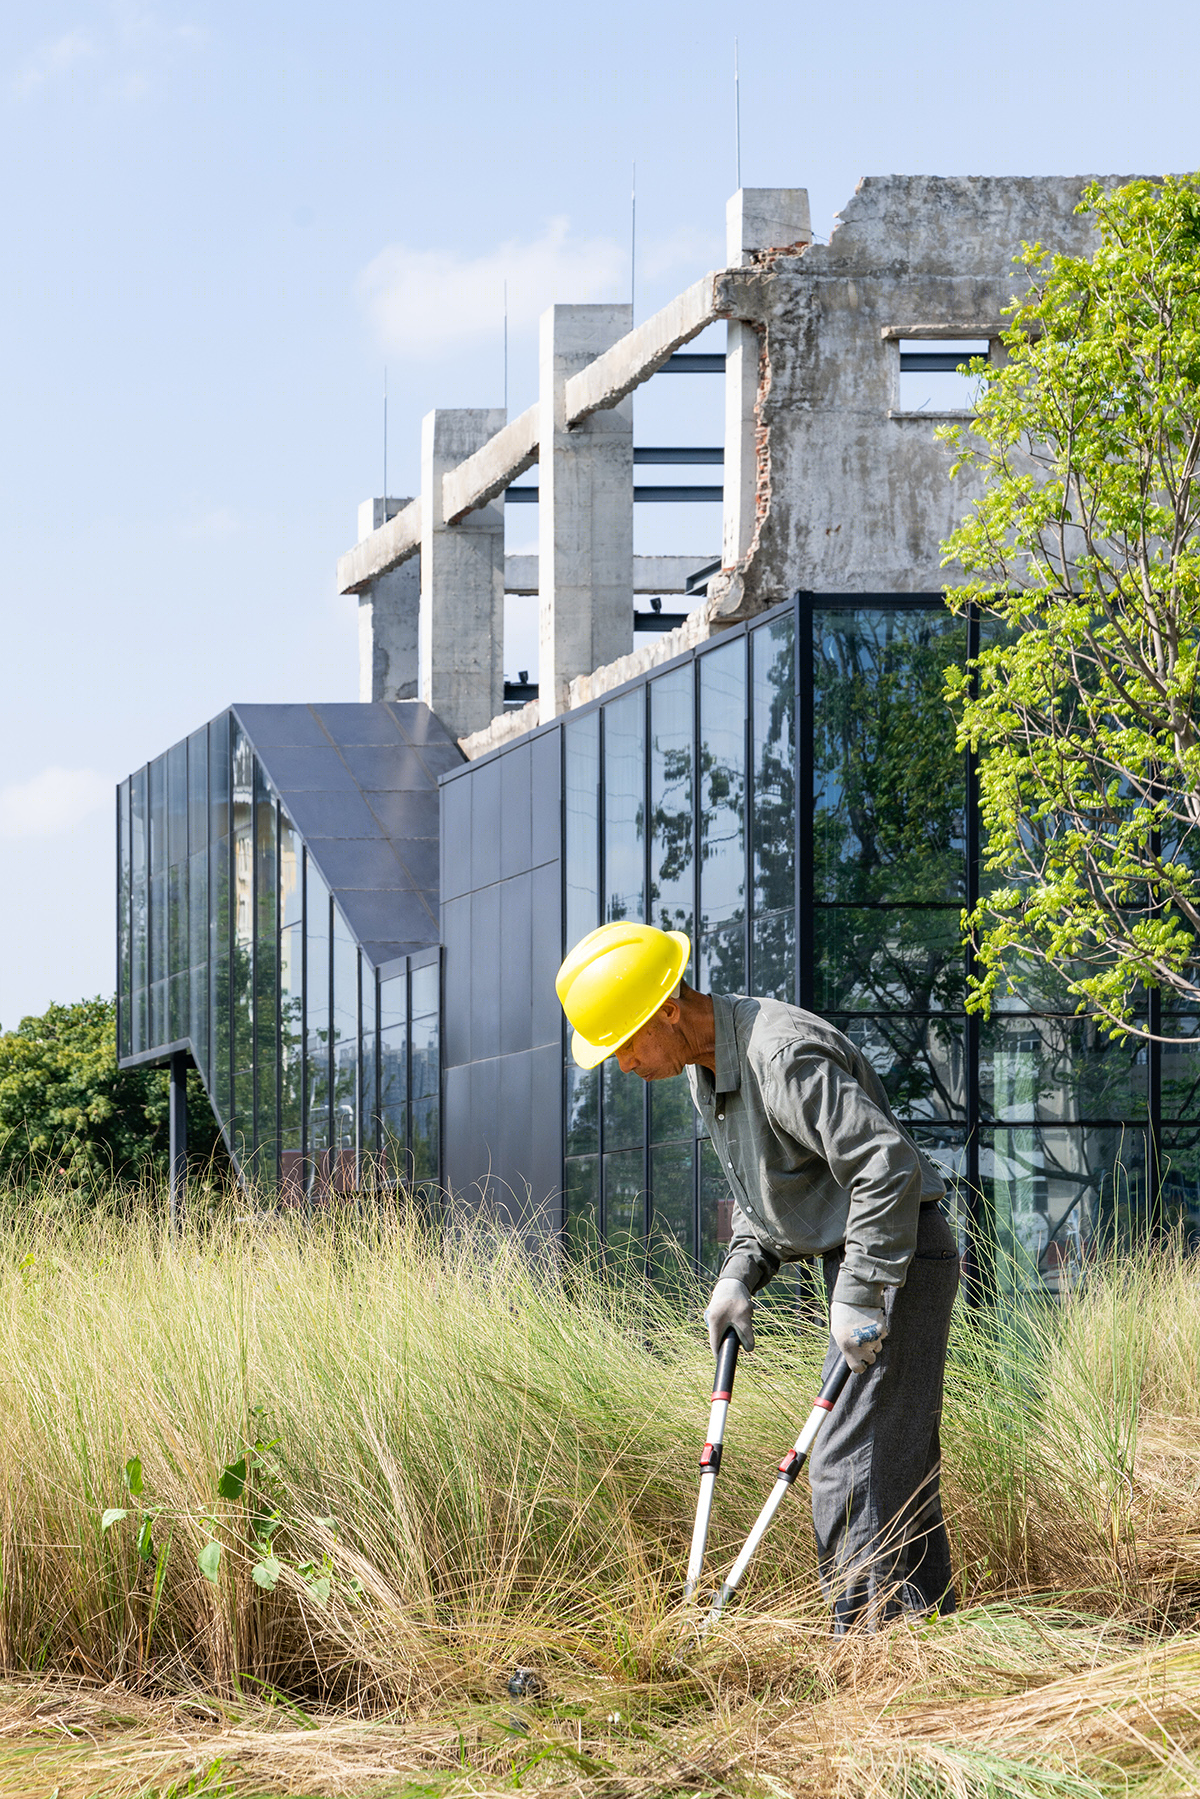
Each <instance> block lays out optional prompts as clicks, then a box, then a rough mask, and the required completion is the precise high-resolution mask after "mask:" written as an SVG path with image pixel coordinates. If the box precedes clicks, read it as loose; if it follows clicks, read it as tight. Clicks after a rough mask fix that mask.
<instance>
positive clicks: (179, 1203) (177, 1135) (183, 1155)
mask: <svg viewBox="0 0 1200 1799" xmlns="http://www.w3.org/2000/svg"><path fill="white" fill-rule="evenodd" d="M187 1070H188V1057H187V1051H186V1050H182V1049H180V1050H176V1051H175V1054H174V1055H173V1056H172V1057H171V1086H170V1094H169V1098H168V1102H167V1116H168V1124H169V1141H168V1157H169V1160H170V1171H171V1183H170V1218H171V1231H172V1234H173V1235H178V1232H179V1229H180V1225H181V1224H182V1221H183V1198H184V1193H185V1191H186V1188H187Z"/></svg>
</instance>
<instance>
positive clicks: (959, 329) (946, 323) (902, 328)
mask: <svg viewBox="0 0 1200 1799" xmlns="http://www.w3.org/2000/svg"><path fill="white" fill-rule="evenodd" d="M1009 329H1010V326H1009V325H1008V324H1006V323H1005V321H1004V320H1003V319H998V318H995V317H994V316H989V317H986V318H982V319H935V320H934V321H933V323H932V324H931V323H930V322H929V321H928V320H926V321H924V322H923V323H921V324H918V325H881V326H880V327H879V335H880V337H882V338H883V340H884V342H885V343H894V342H895V341H896V340H897V339H898V338H901V337H928V338H933V339H934V340H936V339H937V338H939V337H987V338H993V337H999V336H1000V335H1001V333H1002V332H1005V331H1007V330H1009Z"/></svg>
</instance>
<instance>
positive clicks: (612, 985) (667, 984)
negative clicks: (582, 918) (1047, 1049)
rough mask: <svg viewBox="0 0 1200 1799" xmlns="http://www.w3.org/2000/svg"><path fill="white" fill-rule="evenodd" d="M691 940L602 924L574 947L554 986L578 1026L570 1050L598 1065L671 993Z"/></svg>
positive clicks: (585, 1063) (585, 1064)
mask: <svg viewBox="0 0 1200 1799" xmlns="http://www.w3.org/2000/svg"><path fill="white" fill-rule="evenodd" d="M691 953H692V946H691V944H690V943H689V941H688V939H687V938H686V937H685V936H684V934H683V932H682V931H660V930H659V929H658V928H657V927H656V926H655V925H650V924H602V925H601V926H600V928H599V930H596V931H589V932H588V934H587V936H586V937H582V938H581V939H580V940H579V942H578V943H577V944H576V945H575V948H574V949H573V950H571V952H570V953H569V955H568V956H567V958H566V960H565V961H564V963H563V965H562V967H561V968H560V969H559V971H558V979H557V980H556V981H555V983H554V986H555V989H556V991H557V993H558V997H559V999H560V1000H561V1002H562V1009H563V1011H564V1012H565V1013H566V1015H567V1017H568V1019H569V1020H570V1022H571V1024H572V1025H573V1026H574V1032H573V1035H572V1037H571V1054H572V1055H573V1056H574V1058H575V1060H576V1062H578V1064H579V1066H580V1067H581V1068H594V1067H595V1066H596V1064H597V1062H603V1060H604V1058H605V1056H611V1055H612V1053H613V1051H614V1050H615V1049H620V1047H621V1045H622V1044H623V1043H627V1042H628V1041H629V1039H630V1038H631V1037H632V1036H633V1034H634V1032H635V1031H640V1030H641V1028H642V1026H643V1025H644V1024H645V1023H646V1022H647V1020H648V1019H651V1018H653V1016H654V1014H655V1013H656V1012H657V1011H658V1008H659V1007H660V1006H661V1005H662V1003H663V1001H664V1000H665V999H668V998H669V997H670V995H671V993H672V991H673V989H674V987H675V985H676V983H677V982H678V980H679V977H680V975H681V974H682V973H683V971H684V969H685V968H686V967H687V965H688V958H689V957H690V955H691Z"/></svg>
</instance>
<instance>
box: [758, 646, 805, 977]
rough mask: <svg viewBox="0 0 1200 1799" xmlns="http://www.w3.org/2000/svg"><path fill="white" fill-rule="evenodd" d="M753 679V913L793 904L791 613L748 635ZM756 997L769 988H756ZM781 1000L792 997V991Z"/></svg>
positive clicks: (789, 907)
mask: <svg viewBox="0 0 1200 1799" xmlns="http://www.w3.org/2000/svg"><path fill="white" fill-rule="evenodd" d="M750 646H751V648H750V656H751V666H752V669H753V676H754V794H753V809H754V811H753V816H754V865H753V872H754V910H755V913H756V914H761V913H767V912H787V911H790V910H792V909H793V908H794V906H795V903H796V643H795V628H794V621H793V619H792V617H791V614H790V613H789V614H788V616H787V617H786V618H781V619H777V620H776V621H775V622H774V623H773V624H770V625H760V626H759V628H758V630H757V631H752V632H751V633H750ZM754 991H755V992H756V993H762V992H765V991H767V989H765V988H762V987H759V986H758V985H756V986H755V989H754ZM780 997H781V998H784V997H786V998H790V997H791V991H790V990H789V992H788V993H787V994H786V995H780Z"/></svg>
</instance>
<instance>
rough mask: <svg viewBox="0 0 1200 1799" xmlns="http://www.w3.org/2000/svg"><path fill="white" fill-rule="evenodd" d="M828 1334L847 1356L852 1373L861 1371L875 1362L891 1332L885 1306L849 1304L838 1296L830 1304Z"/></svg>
mask: <svg viewBox="0 0 1200 1799" xmlns="http://www.w3.org/2000/svg"><path fill="white" fill-rule="evenodd" d="M829 1334H830V1336H831V1337H832V1338H833V1340H834V1342H835V1343H836V1344H837V1346H838V1348H839V1349H840V1350H841V1352H842V1354H843V1355H844V1356H845V1358H846V1364H847V1366H848V1368H849V1369H850V1372H851V1374H861V1373H862V1371H863V1369H864V1368H869V1367H870V1366H871V1364H872V1362H874V1360H875V1357H876V1356H877V1355H878V1354H879V1351H880V1350H881V1349H882V1348H883V1339H884V1338H885V1337H886V1336H887V1334H888V1327H887V1324H886V1322H885V1320H884V1316H883V1308H882V1307H880V1308H879V1309H878V1310H872V1309H870V1308H868V1307H867V1306H848V1305H843V1304H842V1302H841V1300H840V1299H835V1300H833V1301H832V1303H831V1304H830V1307H829Z"/></svg>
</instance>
